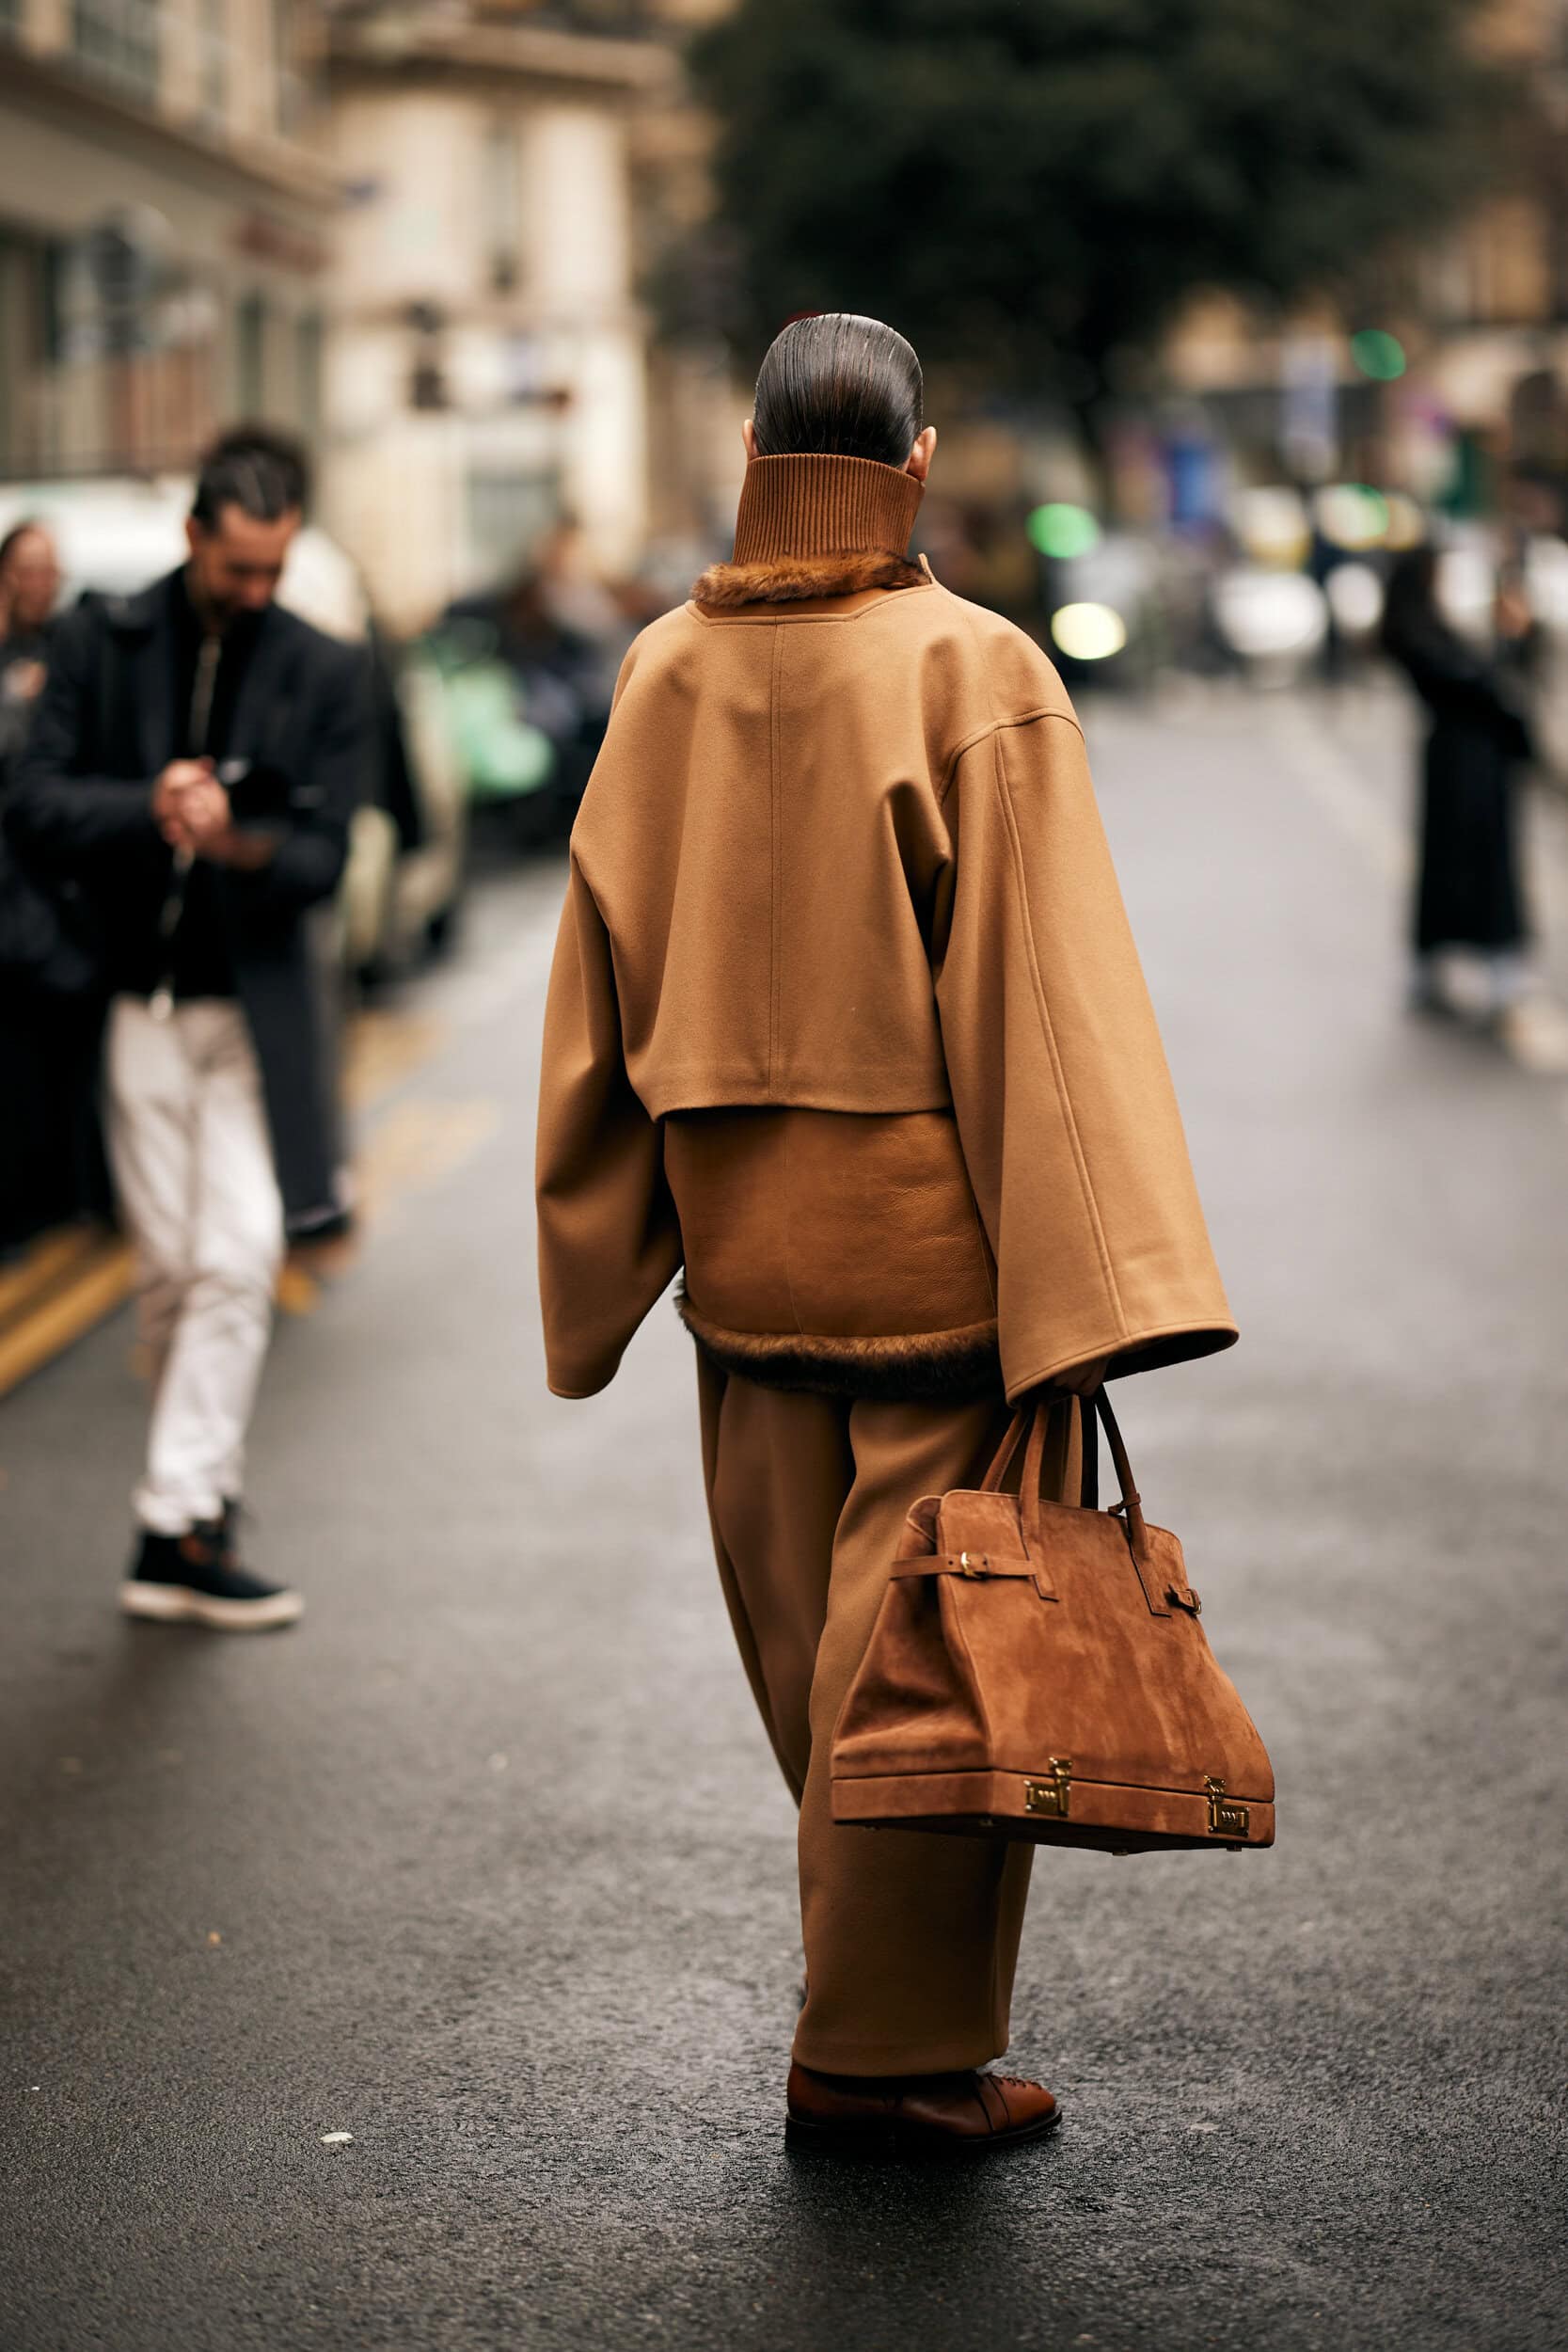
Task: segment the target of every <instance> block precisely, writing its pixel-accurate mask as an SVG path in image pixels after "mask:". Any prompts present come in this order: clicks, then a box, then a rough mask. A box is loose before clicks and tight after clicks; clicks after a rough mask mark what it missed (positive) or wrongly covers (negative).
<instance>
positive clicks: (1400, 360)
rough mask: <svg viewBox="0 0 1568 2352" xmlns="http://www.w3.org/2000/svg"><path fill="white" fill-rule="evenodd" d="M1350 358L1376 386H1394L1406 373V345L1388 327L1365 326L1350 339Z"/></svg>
mask: <svg viewBox="0 0 1568 2352" xmlns="http://www.w3.org/2000/svg"><path fill="white" fill-rule="evenodd" d="M1350 356H1351V358H1353V359H1354V361H1355V364H1356V366H1357V367H1358V368H1359V369H1360V371H1361V373H1362V374H1363V375H1370V377H1371V378H1372V381H1373V382H1374V383H1376V384H1392V383H1394V382H1395V381H1396V380H1397V379H1398V378H1399V377H1400V376H1402V374H1403V373H1404V345H1403V344H1402V342H1401V341H1400V339H1399V337H1398V336H1397V335H1390V334H1389V333H1388V331H1387V329H1386V327H1382V326H1363V327H1362V328H1361V329H1360V331H1359V333H1357V334H1354V335H1353V336H1352V337H1351V339H1350Z"/></svg>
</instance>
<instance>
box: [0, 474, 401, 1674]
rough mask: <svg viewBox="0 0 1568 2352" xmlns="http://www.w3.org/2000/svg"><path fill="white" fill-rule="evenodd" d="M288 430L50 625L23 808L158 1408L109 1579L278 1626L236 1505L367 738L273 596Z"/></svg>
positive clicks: (323, 1152)
mask: <svg viewBox="0 0 1568 2352" xmlns="http://www.w3.org/2000/svg"><path fill="white" fill-rule="evenodd" d="M306 488H307V484H306V472H305V466H304V463H303V460H302V457H301V455H300V453H298V451H297V450H296V449H295V448H294V446H293V444H292V443H291V442H289V441H287V440H285V439H283V438H281V437H277V436H274V435H271V434H268V433H264V432H261V431H256V430H246V431H241V432H236V433H232V434H230V435H228V436H227V437H224V438H223V439H222V440H220V441H218V442H217V443H216V444H215V445H214V448H213V449H212V450H211V451H210V452H209V453H208V454H207V456H206V458H205V459H204V461H203V463H202V466H201V469H200V473H199V476H198V482H197V486H196V496H195V501H194V504H193V507H192V511H191V516H190V519H189V522H188V524H187V527H186V530H187V541H188V546H189V557H188V561H187V562H186V563H185V564H184V565H183V566H182V568H181V569H179V570H178V571H175V572H173V573H171V574H170V575H169V576H168V577H167V578H166V579H165V580H159V581H157V582H156V583H155V584H154V585H153V586H152V587H150V588H149V589H147V590H146V591H145V592H144V593H143V594H142V595H140V596H133V597H127V598H109V599H101V598H87V599H85V600H84V602H83V603H82V605H81V606H80V607H79V608H78V609H77V610H76V611H75V612H72V613H71V615H70V616H69V618H68V619H66V620H65V621H63V622H62V623H61V624H60V626H59V628H58V629H57V630H56V632H55V640H54V644H53V646H52V648H51V663H50V671H49V676H48V680H47V683H46V685H45V686H44V689H43V691H42V694H41V696H40V702H39V706H38V712H37V718H36V722H35V723H34V725H33V728H32V731H31V734H30V737H29V739H28V742H27V745H26V748H25V751H24V754H23V756H22V759H21V761H20V763H19V767H18V773H17V778H16V786H15V790H14V793H13V795H12V800H11V806H10V809H9V813H8V824H9V827H10V829H11V830H12V832H13V833H14V834H15V837H16V839H17V840H18V842H19V843H20V844H21V845H22V847H23V848H24V851H25V852H27V853H29V854H30V855H32V856H33V857H34V858H35V859H36V860H37V861H38V863H39V865H40V867H42V866H47V867H49V868H51V869H52V870H53V871H55V873H57V874H59V875H61V876H69V877H71V878H72V879H73V880H74V881H75V882H76V883H77V884H78V885H79V887H80V888H81V889H82V890H83V892H84V894H85V895H86V896H87V899H88V901H89V903H90V905H91V908H92V910H93V914H94V916H95V918H96V922H97V927H98V932H99V939H100V944H101V947H102V953H103V964H104V972H103V978H104V983H105V987H106V990H107V993H108V994H109V996H110V1000H111V1001H110V1009H109V1026H108V1039H107V1049H106V1096H107V1110H108V1128H109V1149H110V1158H111V1161H112V1164H113V1168H114V1173H115V1181H116V1185H117V1189H118V1191H119V1200H120V1205H121V1209H122V1211H123V1214H124V1216H125V1220H126V1223H127V1225H128V1227H129V1229H130V1232H131V1234H132V1237H133V1238H134V1240H135V1245H136V1249H137V1255H138V1259H139V1262H140V1279H141V1308H142V1323H143V1333H144V1337H145V1340H146V1343H147V1345H148V1349H149V1353H150V1359H151V1366H152V1382H153V1406H152V1420H151V1428H150V1436H149V1443H148V1454H147V1464H146V1470H145V1473H144V1475H143V1477H142V1479H141V1482H140V1484H139V1485H138V1486H137V1488H136V1493H135V1513H136V1518H137V1521H138V1526H139V1541H138V1545H137V1549H136V1552H135V1557H134V1559H133V1562H132V1565H131V1569H130V1573H129V1575H128V1577H127V1579H126V1581H125V1583H124V1585H123V1587H122V1599H123V1603H124V1606H125V1607H126V1609H127V1610H128V1611H129V1612H130V1613H132V1614H133V1615H136V1616H144V1617H156V1618H161V1619H166V1620H186V1621H191V1622H194V1623H197V1624H201V1625H207V1626H212V1627H215V1628H219V1629H229V1630H236V1631H238V1630H248V1629H256V1628H261V1627H266V1626H276V1625H283V1624H287V1623H290V1622H291V1621H292V1620H293V1619H294V1618H295V1617H297V1616H298V1615H299V1613H300V1611H301V1608H302V1606H303V1604H302V1602H301V1600H300V1598H299V1596H298V1594H297V1593H295V1592H294V1591H293V1590H292V1589H290V1588H289V1587H288V1586H286V1585H274V1584H268V1583H265V1582H263V1581H261V1579H259V1578H257V1577H255V1576H252V1575H250V1574H248V1573H247V1572H246V1571H245V1568H244V1567H242V1565H240V1561H239V1558H238V1553H237V1542H236V1533H235V1531H236V1519H237V1514H238V1509H239V1502H240V1496H241V1491H242V1482H243V1476H244V1453H245V1431H246V1427H247V1425H248V1422H249V1420H250V1414H251V1408H252V1405H253V1403H254V1399H255V1395H256V1390H257V1384H258V1381H259V1379H260V1376H261V1366H262V1362H263V1360H264V1358H265V1354H266V1347H267V1341H268V1336H269V1332H270V1328H271V1316H272V1297H273V1290H274V1285H275V1282H276V1279H277V1270H278V1266H279V1263H280V1260H281V1257H282V1251H283V1244H284V1230H285V1217H286V1216H287V1217H288V1219H289V1221H290V1223H292V1224H293V1225H294V1226H295V1227H296V1228H304V1229H309V1228H310V1227H311V1226H313V1225H319V1224H321V1223H324V1222H325V1221H327V1220H328V1219H331V1218H335V1217H336V1216H338V1215H339V1214H340V1203H339V1202H338V1200H337V1198H336V1191H335V1176H334V1166H333V1162H334V1153H333V1150H332V1120H331V1117H330V1114H329V1104H328V1100H327V1087H328V1081H327V1077H326V1072H327V1069H328V1066H329V1064H328V1058H327V1057H326V1055H325V1052H324V1045H323V1039H322V1035H321V1029H322V1022H321V1015H320V1010H319V998H318V993H317V991H316V990H315V988H314V985H313V976H312V972H311V968H310V955H309V942H308V939H307V936H306V930H305V927H304V920H303V918H304V917H305V915H306V914H307V912H308V911H309V908H311V907H312V906H314V905H315V904H317V903H318V902H319V901H320V900H322V899H324V898H326V897H327V896H328V895H329V894H330V893H331V892H332V891H333V890H334V889H335V888H336V886H337V882H338V879H339V876H340V874H341V870H342V866H343V859H344V854H345V849H346V843H347V838H348V829H349V821H350V818H351V817H352V815H353V812H354V806H355V803H356V798H357V796H358V792H359V789H360V784H361V778H362V772H363V769H364V766H365V762H366V758H367V750H368V747H367V721H366V712H365V695H364V677H363V668H364V664H363V656H362V654H361V653H360V652H359V651H358V650H357V649H355V648H352V647H348V646H344V645H341V644H336V643H334V642H333V641H332V640H330V639H328V638H326V637H324V636H322V635H321V634H320V633H319V632H318V631H317V630H315V629H313V628H309V626H308V624H307V623H305V622H303V621H301V620H298V619H296V618H295V617H294V616H293V615H292V614H290V613H286V612H282V611H280V610H279V609H278V607H277V605H276V604H275V602H274V597H275V595H276V591H277V583H278V580H279V577H280V575H281V572H282V569H283V564H284V559H285V557H286V556H287V554H288V550H289V547H290V544H291V542H292V541H293V537H294V534H295V532H297V530H298V528H299V525H300V521H301V517H302V514H303V510H304V505H305V500H306Z"/></svg>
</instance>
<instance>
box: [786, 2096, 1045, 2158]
mask: <svg viewBox="0 0 1568 2352" xmlns="http://www.w3.org/2000/svg"><path fill="white" fill-rule="evenodd" d="M1061 2120H1062V2110H1061V2108H1060V2107H1059V2106H1055V2107H1053V2108H1052V2110H1051V2113H1050V2114H1049V2115H1042V2116H1041V2118H1040V2120H1039V2122H1037V2123H1025V2124H1022V2125H1021V2126H1020V2127H1019V2128H1018V2130H1016V2131H1008V2132H993V2133H991V2135H990V2137H989V2138H986V2139H960V2138H959V2137H957V2135H956V2134H953V2133H948V2132H924V2131H917V2130H909V2129H905V2130H902V2131H901V2130H900V2129H899V2128H898V2126H897V2125H896V2124H891V2125H890V2124H885V2123H873V2124H869V2125H867V2124H856V2123H815V2122H808V2121H806V2120H805V2118H803V2117H801V2116H798V2115H792V2116H790V2118H789V2119H788V2121H787V2122H786V2123H785V2124H784V2145H785V2146H786V2147H788V2148H794V2149H796V2150H798V2151H800V2153H811V2154H813V2155H818V2156H865V2157H870V2158H873V2159H880V2160H881V2161H883V2162H886V2161H889V2160H892V2161H895V2162H897V2161H899V2160H902V2159H907V2158H912V2157H925V2158H929V2157H937V2158H939V2159H942V2160H945V2159H947V2158H948V2157H952V2158H955V2159H956V2160H958V2161H959V2162H962V2161H964V2160H965V2159H967V2158H969V2157H972V2156H998V2155H1001V2154H1003V2153H1004V2152H1005V2151H1006V2150H1007V2149H1008V2148H1027V2147H1030V2146H1032V2145H1033V2144H1034V2143H1035V2142H1037V2141H1038V2140H1042V2139H1044V2138H1045V2137H1047V2135H1048V2134H1049V2133H1051V2132H1053V2131H1054V2130H1055V2128H1056V2126H1057V2124H1058V2123H1059V2122H1061Z"/></svg>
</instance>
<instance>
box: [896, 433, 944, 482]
mask: <svg viewBox="0 0 1568 2352" xmlns="http://www.w3.org/2000/svg"><path fill="white" fill-rule="evenodd" d="M936 453H937V429H936V426H935V425H934V424H928V425H927V427H926V430H925V432H924V433H917V434H916V435H915V437H914V447H913V449H911V452H910V462H909V464H908V465H907V466H906V467H905V469H904V471H905V472H906V473H912V474H913V476H914V478H915V480H916V481H917V482H924V481H925V479H926V477H927V474H928V473H929V472H930V470H931V460H932V458H933V457H934V456H935V455H936Z"/></svg>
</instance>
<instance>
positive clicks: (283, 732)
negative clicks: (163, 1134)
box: [7, 572, 369, 1232]
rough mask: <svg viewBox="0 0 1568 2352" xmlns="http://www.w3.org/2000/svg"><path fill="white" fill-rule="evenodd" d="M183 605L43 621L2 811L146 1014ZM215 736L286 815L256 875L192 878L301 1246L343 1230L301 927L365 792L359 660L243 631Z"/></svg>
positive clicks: (282, 635)
mask: <svg viewBox="0 0 1568 2352" xmlns="http://www.w3.org/2000/svg"><path fill="white" fill-rule="evenodd" d="M183 596H184V590H183V582H182V574H181V573H179V572H176V573H174V574H172V575H171V576H170V577H169V578H168V579H166V580H160V581H158V582H156V583H155V584H154V585H153V586H152V587H150V588H149V589H147V590H146V591H145V592H144V593H143V594H142V595H140V596H129V597H113V598H99V597H90V598H87V599H85V600H84V602H83V603H82V604H81V605H79V606H78V607H77V609H76V610H75V611H74V612H71V613H70V614H69V615H68V616H67V617H66V619H64V620H63V621H61V623H60V624H59V626H58V628H57V629H56V632H55V639H54V643H53V645H52V647H51V660H50V671H49V679H48V683H47V685H46V686H45V688H44V690H43V693H42V695H41V697H40V704H39V708H38V712H37V717H36V720H35V723H34V725H33V727H32V730H31V734H30V737H29V739H28V742H27V745H26V748H25V750H24V753H23V755H22V757H21V759H20V761H19V762H18V766H17V771H16V776H15V782H14V787H13V789H12V792H11V795H10V802H9V806H8V810H7V827H8V832H9V834H11V835H12V837H13V838H14V839H15V841H16V842H17V844H18V846H19V847H20V848H21V849H22V850H23V851H24V854H25V855H26V856H27V857H28V858H29V859H30V860H31V861H32V863H33V865H34V866H35V868H36V869H37V870H39V871H40V872H41V871H44V870H46V869H53V870H54V871H55V872H57V873H59V874H60V875H62V876H69V877H71V878H73V879H74V880H75V882H77V883H78V884H79V885H80V887H81V889H82V891H83V893H84V896H85V897H86V898H87V902H88V905H89V907H90V910H91V913H92V915H93V917H94V924H95V929H96V931H97V935H98V939H99V942H100V945H101V948H102V953H103V964H104V969H103V984H104V988H105V990H106V992H107V993H115V992H116V991H120V990H124V991H129V992H131V993H139V994H142V995H147V994H149V993H150V992H151V991H152V989H153V988H154V986H155V985H156V984H157V981H158V977H159V974H158V962H159V955H160V950H159V944H158V925H159V917H160V913H161V910H162V907H163V904H164V901H165V898H166V892H167V890H168V886H169V877H170V871H171V866H172V852H171V851H170V850H168V848H167V847H166V844H165V843H164V841H163V840H162V839H161V838H160V835H159V833H158V829H157V826H156V825H155V823H154V822H153V818H152V813H151V794H152V784H153V779H154V778H155V777H156V776H157V775H158V773H159V771H160V770H161V769H162V768H163V767H164V765H165V763H166V761H167V760H168V759H169V757H170V756H171V755H172V754H173V753H174V752H175V751H176V749H177V748H178V745H179V742H180V739H181V725H182V717H181V714H180V713H179V712H178V711H177V710H176V709H175V707H174V704H175V701H176V687H175V680H176V676H177V653H178V645H177V632H178V630H179V629H180V627H181V623H182V598H183ZM226 736H227V739H226V741H225V743H224V746H223V749H224V751H225V753H226V755H228V756H229V757H230V758H241V759H244V760H246V761H248V762H249V763H250V764H251V766H252V768H253V769H256V770H266V771H273V772H276V773H277V774H280V775H281V776H282V777H283V778H285V779H286V780H287V783H288V787H289V815H288V819H287V831H286V833H285V834H284V837H283V839H282V840H281V842H280V843H279V845H278V848H277V852H276V854H275V856H274V857H273V858H272V860H271V862H270V864H268V865H267V866H263V867H262V868H261V870H260V871H258V872H255V873H245V872H240V871H235V870H229V869H225V868H222V867H218V866H207V867H203V868H198V873H199V875H200V878H201V881H202V884H203V891H204V900H203V912H204V918H205V922H204V935H206V936H207V937H208V938H209V941H210V946H211V950H212V952H213V953H214V955H221V956H222V958H223V959H224V961H225V962H226V964H227V965H228V966H229V967H231V970H232V991H233V993H235V994H237V996H238V997H239V1000H240V1003H241V1005H242V1006H243V1008H244V1010H245V1017H246V1021H247V1024H248V1026H249V1028H250V1032H251V1036H252V1038H253V1041H254V1043H255V1047H256V1054H257V1058H258V1060H259V1062H260V1064H261V1076H262V1082H263V1087H264V1090H265V1096H266V1107H267V1117H268V1123H269V1126H270V1128H271V1133H272V1141H273V1152H274V1157H275V1160H276V1163H277V1178H278V1184H279V1188H280V1189H281V1191H282V1194H283V1199H284V1204H285V1208H286V1210H287V1214H288V1219H289V1224H290V1227H291V1229H292V1230H293V1231H295V1232H309V1231H316V1230H320V1229H322V1228H323V1227H325V1226H327V1225H329V1224H330V1223H332V1222H333V1221H335V1220H336V1219H337V1218H338V1217H339V1216H340V1215H341V1203H340V1201H339V1200H338V1186H337V1166H336V1163H337V1147H336V1132H337V1120H336V1110H335V1105H334V1104H333V1101H332V1087H331V1082H330V1054H329V1051H328V1041H327V1040H326V1039H325V1036H324V1033H323V1023H322V1021H321V1018H320V1006H319V994H320V992H319V990H318V987H317V985H316V976H315V973H314V971H313V968H312V958H311V947H310V940H309V930H308V929H307V926H306V924H305V921H304V917H305V916H306V914H307V913H308V911H309V909H310V908H311V907H313V906H315V905H317V904H318V903H319V902H321V901H322V900H324V899H325V898H328V897H329V896H330V895H331V893H332V892H333V890H335V889H336V887H337V884H338V879H339V876H340V875H341V872H342V867H343V861H344V857H345V855H346V851H347V843H348V829H349V820H350V818H352V816H353V813H354V809H355V806H356V803H357V802H358V800H359V798H360V795H361V791H362V788H363V786H364V783H365V770H366V762H367V758H368V747H369V736H368V708H367V693H366V676H365V662H364V658H363V656H362V654H361V653H360V652H359V651H358V650H357V649H356V648H354V647H349V646H344V645H341V644H338V643H337V642H336V641H334V640H333V639H331V638H328V637H324V636H323V635H322V634H321V633H320V632H319V631H318V630H316V629H313V628H309V626H308V624H307V623H305V622H304V621H301V620H299V619H296V618H295V616H294V615H293V613H290V612H283V611H282V610H281V609H280V608H279V607H278V606H277V605H276V604H272V605H268V606H267V607H266V608H265V610H264V611H262V612H260V613H258V614H256V615H254V616H253V617H252V619H251V620H250V621H249V622H248V623H247V634H246V637H245V653H244V658H243V662H242V663H240V664H237V665H236V670H235V679H234V690H233V699H232V706H231V708H230V711H229V713H228V718H227V727H226ZM196 993H201V991H200V990H199V989H198V990H197V991H196Z"/></svg>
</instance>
